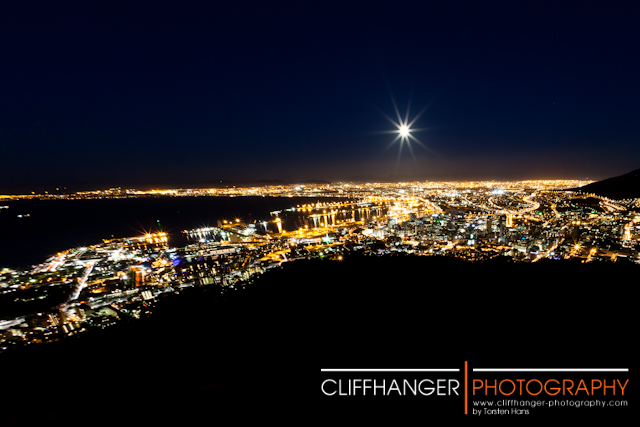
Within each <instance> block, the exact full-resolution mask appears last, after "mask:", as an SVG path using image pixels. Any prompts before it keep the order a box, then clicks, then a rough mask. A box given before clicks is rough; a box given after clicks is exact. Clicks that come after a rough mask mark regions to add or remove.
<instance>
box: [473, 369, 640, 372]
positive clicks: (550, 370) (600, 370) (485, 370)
mask: <svg viewBox="0 0 640 427" xmlns="http://www.w3.org/2000/svg"><path fill="white" fill-rule="evenodd" d="M473 371H474V372H629V369H628V368H624V369H618V368H516V369H511V368H508V369H505V368H474V369H473Z"/></svg>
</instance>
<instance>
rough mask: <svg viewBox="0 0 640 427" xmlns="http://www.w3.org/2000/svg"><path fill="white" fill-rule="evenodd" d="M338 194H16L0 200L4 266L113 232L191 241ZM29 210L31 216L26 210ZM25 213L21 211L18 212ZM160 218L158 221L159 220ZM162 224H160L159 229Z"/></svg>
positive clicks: (287, 220)
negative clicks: (214, 229)
mask: <svg viewBox="0 0 640 427" xmlns="http://www.w3.org/2000/svg"><path fill="white" fill-rule="evenodd" d="M318 201H320V202H330V201H346V199H344V198H342V199H338V198H308V197H158V198H135V199H92V200H16V201H3V202H0V206H8V207H9V208H8V209H0V268H2V267H12V268H17V267H28V266H30V265H33V264H37V263H41V262H43V261H45V260H46V258H48V257H49V256H51V255H53V254H55V253H56V252H59V251H62V250H65V249H69V248H73V247H80V246H88V245H93V244H98V243H101V242H102V239H109V238H111V237H129V236H139V235H142V234H145V233H147V232H157V231H165V232H167V233H169V244H170V245H171V246H183V245H185V244H186V243H187V241H186V239H185V238H184V237H183V236H182V234H181V231H182V230H187V229H192V228H199V227H206V226H215V225H217V222H218V220H225V219H226V220H235V219H236V218H239V219H240V220H241V221H243V222H245V223H253V222H254V221H264V220H269V219H273V218H274V217H272V216H271V215H270V212H272V211H276V210H284V209H288V208H291V207H295V206H296V205H303V204H310V203H317V202H318ZM27 214H28V215H29V216H28V217H26V216H25V215H27ZM19 215H22V217H19ZM297 215H298V214H297V213H295V214H294V213H291V212H284V211H283V212H282V213H281V214H280V217H281V218H283V225H284V227H285V229H293V228H294V227H295V228H297V227H298V224H297V223H296V221H295V219H296V218H297ZM158 221H159V223H158ZM159 226H160V228H161V230H159Z"/></svg>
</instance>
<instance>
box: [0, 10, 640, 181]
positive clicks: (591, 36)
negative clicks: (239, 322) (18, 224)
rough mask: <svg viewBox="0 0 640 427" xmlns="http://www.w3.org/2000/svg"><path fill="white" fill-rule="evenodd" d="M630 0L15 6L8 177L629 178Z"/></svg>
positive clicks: (635, 153)
mask: <svg viewBox="0 0 640 427" xmlns="http://www.w3.org/2000/svg"><path fill="white" fill-rule="evenodd" d="M311 3H314V4H315V6H311V5H310V4H311ZM632 4H633V2H624V3H622V2H621V3H614V2H557V1H556V2H550V3H543V2H527V3H526V4H525V3H524V2H501V3H497V2H453V1H451V2H413V3H403V2H399V1H394V2H389V3H380V2H358V3H355V2H335V3H330V2H324V1H323V2H283V3H278V2H222V1H208V2H194V1H181V2H170V1H162V2H151V1H127V2H106V1H91V2H65V1H55V2H52V1H38V2H36V1H19V2H18V1H12V2H8V1H5V2H2V3H1V4H0V61H1V63H0V77H1V78H0V93H1V96H0V161H1V162H2V163H1V168H0V191H4V192H11V191H18V190H20V191H22V190H28V189H31V188H34V189H36V188H45V189H53V188H54V187H62V186H68V187H69V188H70V189H71V188H81V187H83V188H86V187H97V186H135V187H140V188H142V187H145V186H206V185H209V184H211V183H215V182H219V181H220V180H223V181H225V182H226V181H234V182H240V181H245V182H246V181H253V180H285V181H303V180H307V179H323V180H399V179H430V180H436V179H455V180H468V179H537V178H575V179H584V178H590V179H602V178H606V177H610V176H615V175H620V174H623V173H626V172H629V171H631V170H633V169H637V168H638V167H640V144H638V142H639V137H640V121H639V120H638V117H639V115H640V79H638V76H640V60H638V56H637V55H638V54H637V48H638V45H639V44H638V42H639V41H640V40H639V35H638V29H637V25H636V22H635V20H636V19H637V16H638V12H639V11H640V10H639V9H638V8H637V7H633V6H622V5H632ZM390 94H392V95H393V97H394V99H395V100H396V102H397V104H398V107H399V109H400V112H401V113H402V114H403V115H404V112H405V110H406V107H407V105H408V104H409V101H410V102H411V111H410V118H412V117H415V115H416V114H417V113H418V112H420V111H421V110H422V109H424V108H426V109H425V110H424V113H423V114H422V115H421V116H420V117H419V118H418V120H417V121H416V122H415V124H414V128H421V129H425V130H421V131H417V132H414V133H413V135H414V136H415V137H416V138H418V139H419V140H420V141H422V143H423V144H424V145H425V146H426V147H427V149H425V148H423V147H421V146H419V145H418V144H415V143H414V144H412V149H413V155H412V153H411V151H410V150H408V148H407V147H406V146H405V147H404V149H403V151H402V154H401V155H400V156H398V152H399V146H398V144H394V145H393V146H391V147H390V148H388V149H387V150H386V151H385V148H386V147H387V146H388V145H389V143H390V142H391V141H392V140H393V138H394V135H393V134H388V133H387V134H385V133H379V132H381V131H387V130H392V129H394V127H393V125H392V124H391V123H390V122H389V121H388V120H387V119H386V118H385V117H384V115H383V113H384V114H386V115H388V116H391V117H392V118H394V117H395V113H394V109H393V103H392V98H391V96H390Z"/></svg>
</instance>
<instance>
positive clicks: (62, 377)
mask: <svg viewBox="0 0 640 427" xmlns="http://www.w3.org/2000/svg"><path fill="white" fill-rule="evenodd" d="M638 273H640V266H638V265H622V264H606V265H592V264H580V263H578V264H574V263H569V262H568V263H565V262H553V263H546V264H545V263H537V264H514V263H511V262H505V261H494V262H489V263H485V264H478V263H476V264H471V263H466V262H463V261H460V260H458V259H455V258H435V257H419V258H417V257H416V258H413V257H375V258H374V257H363V258H347V259H346V260H345V261H343V262H336V261H319V260H314V261H296V262H293V263H288V264H284V267H283V268H282V269H276V270H273V271H270V272H268V273H266V274H265V275H264V276H263V277H262V278H261V279H259V280H258V281H257V282H256V283H255V284H253V285H249V286H247V288H246V289H245V290H242V291H237V292H235V293H226V294H224V295H222V294H221V293H220V292H219V289H217V288H215V287H214V286H211V287H208V288H200V289H193V290H191V291H185V292H183V294H181V295H179V296H176V297H175V298H173V300H168V301H163V302H162V304H159V306H158V307H157V308H156V309H154V313H153V316H152V317H150V318H149V319H145V320H141V321H138V322H133V323H131V324H129V325H122V326H120V327H114V328H112V329H108V330H106V331H101V332H100V333H94V334H92V335H86V336H84V337H79V338H78V339H75V340H69V341H65V342H60V343H55V344H50V345H44V346H40V347H35V348H33V347H32V348H28V349H25V351H21V352H15V353H13V354H7V355H0V356H2V357H0V363H1V364H2V367H3V371H4V372H5V376H4V378H3V380H4V381H3V383H2V386H1V390H2V396H0V397H1V398H2V402H3V407H4V408H11V409H8V410H7V409H6V410H5V415H6V416H7V417H9V418H8V419H9V420H14V421H16V420H18V421H22V420H24V419H30V417H34V416H39V417H42V416H46V417H49V419H51V420H54V419H65V418H66V417H67V416H68V415H69V414H71V413H73V414H74V417H78V416H81V417H87V418H82V419H87V420H90V419H94V418H95V417H96V416H98V417H99V416H103V415H104V416H106V415H107V414H108V415H109V416H111V417H114V418H113V419H114V420H116V419H122V418H128V417H129V415H126V416H125V414H124V412H121V410H124V409H125V408H128V409H127V410H133V412H134V413H136V414H137V416H140V417H143V418H144V419H145V420H147V421H150V420H153V422H155V423H161V422H167V423H169V424H168V425H172V423H171V422H169V421H168V420H170V419H171V417H178V418H180V419H183V418H184V417H190V416H193V417H202V416H205V417H206V416H208V415H207V414H211V413H215V412H216V411H218V410H219V409H221V408H224V407H225V406H226V404H225V403H224V402H227V401H228V400H229V399H232V400H235V401H238V399H243V400H242V402H247V404H248V402H251V405H254V404H255V403H261V402H262V403H266V404H269V406H270V407H271V408H275V409H276V410H282V411H286V410H287V409H286V408H287V405H291V404H292V402H294V401H296V400H297V399H310V398H311V397H310V392H311V389H312V387H311V370H314V371H317V369H318V365H321V366H320V367H321V368H336V367H342V368H344V367H347V368H354V367H360V368H374V367H381V366H382V367H416V366H445V367H446V366H451V365H452V364H453V365H454V366H460V364H461V363H463V361H464V360H474V361H476V363H478V365H481V364H482V363H483V362H486V364H495V365H500V364H510V365H511V366H513V365H526V364H528V363H531V364H532V365H534V366H541V365H545V364H549V365H562V364H566V365H567V366H572V365H573V366H575V365H576V364H581V365H589V364H590V363H596V364H598V365H600V364H606V363H615V364H621V363H622V364H624V363H626V362H627V361H628V360H631V348H632V339H631V337H632V333H631V301H630V292H631V288H632V286H631V285H632V283H631V279H633V278H634V277H637V275H638ZM27 350H28V351H27ZM565 362H566V363H565ZM312 368H313V369H312ZM6 373H9V374H6ZM5 405H6V406H5ZM252 407H253V406H252ZM33 408H38V410H37V411H33V410H32V409H33ZM118 408H120V409H118ZM47 411H49V412H47ZM43 414H44V415H43ZM101 414H102V415H101ZM242 415H243V414H239V416H240V417H241V416H242Z"/></svg>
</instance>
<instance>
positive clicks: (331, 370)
mask: <svg viewBox="0 0 640 427" xmlns="http://www.w3.org/2000/svg"><path fill="white" fill-rule="evenodd" d="M320 372H460V369H320Z"/></svg>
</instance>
